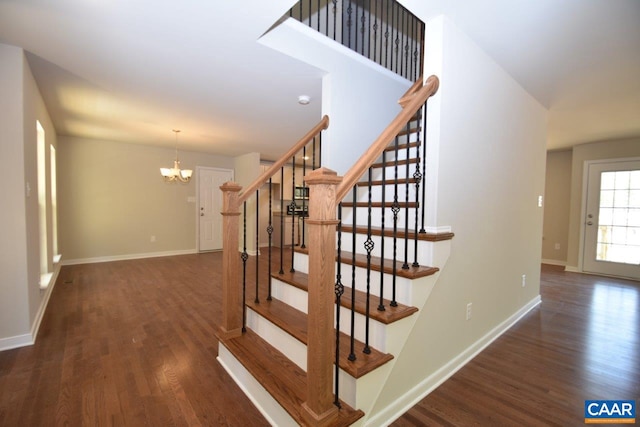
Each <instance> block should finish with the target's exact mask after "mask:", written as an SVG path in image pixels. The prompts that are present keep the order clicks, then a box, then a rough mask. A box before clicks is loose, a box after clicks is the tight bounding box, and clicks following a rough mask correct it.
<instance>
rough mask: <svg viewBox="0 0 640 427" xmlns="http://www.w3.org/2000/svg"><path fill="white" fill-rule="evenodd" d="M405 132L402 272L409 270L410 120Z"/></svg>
mask: <svg viewBox="0 0 640 427" xmlns="http://www.w3.org/2000/svg"><path fill="white" fill-rule="evenodd" d="M406 132H407V135H406V136H405V138H406V144H407V149H406V154H405V157H406V159H405V162H406V164H405V173H404V176H405V179H406V182H405V186H404V188H405V192H404V201H405V208H404V263H403V264H402V269H403V270H408V269H409V187H410V183H409V176H410V171H411V165H410V164H409V157H410V151H409V150H410V149H411V144H410V143H409V142H410V135H411V120H409V121H408V122H407V127H406Z"/></svg>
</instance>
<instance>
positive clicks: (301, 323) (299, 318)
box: [247, 273, 417, 378]
mask: <svg viewBox="0 0 640 427" xmlns="http://www.w3.org/2000/svg"><path fill="white" fill-rule="evenodd" d="M289 274H292V273H289ZM298 274H302V273H298ZM247 307H249V308H251V309H252V310H254V311H255V312H256V313H258V314H260V315H261V316H263V317H265V318H266V319H268V320H269V321H271V322H272V323H273V324H275V325H276V326H278V327H279V328H281V329H283V330H284V331H286V332H287V333H288V334H289V335H291V336H292V337H294V338H296V339H297V340H298V341H300V342H302V343H303V344H305V345H306V344H307V315H306V314H305V313H303V312H301V311H300V310H296V309H295V308H293V307H291V306H290V305H288V304H285V303H284V302H282V301H279V300H278V299H276V298H272V299H271V301H267V300H263V301H261V302H259V303H256V302H254V301H247ZM416 311H417V309H416ZM363 349H364V343H362V342H360V341H357V340H356V341H355V344H354V353H355V355H356V360H354V361H351V360H349V359H348V356H349V352H350V351H351V350H350V340H349V336H348V335H346V334H344V333H342V332H341V333H340V368H342V369H343V370H344V371H345V372H347V373H348V374H349V375H351V376H352V377H354V378H360V377H362V376H363V375H365V374H368V373H369V372H371V371H373V370H374V369H376V368H378V367H380V366H382V365H384V364H385V363H387V362H388V361H390V360H391V359H393V355H391V354H388V353H383V352H381V351H379V350H376V349H374V348H372V347H370V349H371V353H369V354H365V353H363V352H362V350H363Z"/></svg>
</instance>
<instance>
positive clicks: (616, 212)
mask: <svg viewBox="0 0 640 427" xmlns="http://www.w3.org/2000/svg"><path fill="white" fill-rule="evenodd" d="M612 210H613V218H612V222H611V223H612V224H613V225H621V226H625V225H627V212H628V209H621V208H615V209H612Z"/></svg>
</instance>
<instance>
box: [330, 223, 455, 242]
mask: <svg viewBox="0 0 640 427" xmlns="http://www.w3.org/2000/svg"><path fill="white" fill-rule="evenodd" d="M342 231H343V232H345V233H352V232H353V231H354V229H353V226H352V225H349V224H343V225H342ZM355 232H356V233H357V234H367V226H356V227H355ZM371 235H373V236H382V229H381V228H380V227H371ZM415 235H416V232H415V230H409V234H408V237H409V239H414V238H415ZM417 235H418V240H422V241H427V242H439V241H442V240H451V239H453V237H454V236H455V235H454V234H453V233H451V232H447V233H417ZM384 236H385V237H393V227H386V228H385V229H384ZM404 237H405V232H404V227H402V229H400V227H398V238H399V239H404Z"/></svg>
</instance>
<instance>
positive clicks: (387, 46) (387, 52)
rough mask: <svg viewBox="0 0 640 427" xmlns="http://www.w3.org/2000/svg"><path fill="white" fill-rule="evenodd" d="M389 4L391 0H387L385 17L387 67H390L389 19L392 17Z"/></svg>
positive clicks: (385, 59) (385, 60)
mask: <svg viewBox="0 0 640 427" xmlns="http://www.w3.org/2000/svg"><path fill="white" fill-rule="evenodd" d="M389 4H390V0H387V15H386V18H387V19H385V23H386V27H385V31H384V66H385V68H388V69H390V68H389V21H390V17H391V13H389Z"/></svg>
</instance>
